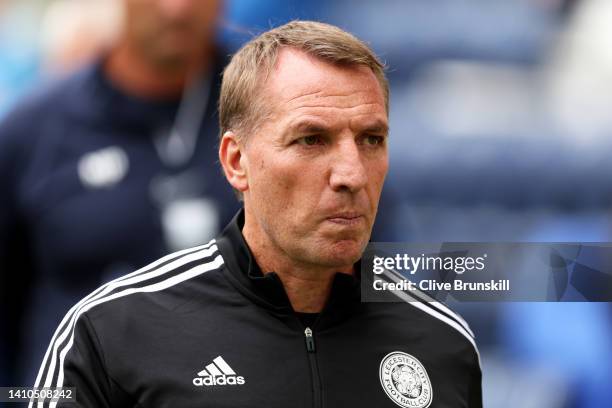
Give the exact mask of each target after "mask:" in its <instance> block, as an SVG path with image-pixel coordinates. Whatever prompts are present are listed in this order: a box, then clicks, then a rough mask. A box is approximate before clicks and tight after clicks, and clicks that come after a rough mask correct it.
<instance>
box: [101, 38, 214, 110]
mask: <svg viewBox="0 0 612 408" xmlns="http://www.w3.org/2000/svg"><path fill="white" fill-rule="evenodd" d="M206 54H207V53H206V52H205V51H204V50H202V52H201V53H199V54H198V55H194V56H193V58H191V59H190V61H189V62H188V63H185V64H184V65H182V66H179V67H173V69H172V70H169V69H164V67H161V66H156V65H155V64H153V63H151V62H149V61H147V60H146V59H145V58H144V57H142V56H141V55H139V53H138V52H137V51H136V50H134V49H133V47H131V46H130V44H129V43H127V42H125V41H124V42H122V43H120V44H119V45H118V46H117V47H116V48H115V49H113V50H112V51H111V53H110V55H109V56H108V59H107V60H106V62H105V65H104V71H105V72H106V74H107V75H108V77H109V79H110V80H111V82H113V83H114V84H115V85H116V86H117V87H118V88H119V89H121V90H123V91H124V92H126V93H128V94H131V95H134V96H137V97H140V98H145V99H167V98H177V97H180V95H181V94H182V93H183V90H184V89H185V86H186V85H188V84H189V82H190V81H192V80H193V79H194V78H195V77H196V76H197V75H198V73H200V72H201V71H202V70H203V69H204V68H205V67H204V62H205V61H206V59H205V57H206Z"/></svg>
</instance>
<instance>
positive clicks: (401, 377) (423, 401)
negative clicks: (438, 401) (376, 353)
mask: <svg viewBox="0 0 612 408" xmlns="http://www.w3.org/2000/svg"><path fill="white" fill-rule="evenodd" d="M379 375H380V384H381V385H382V387H383V389H384V390H385V393H387V395H388V396H389V398H391V399H392V400H393V402H395V403H396V404H397V405H399V406H400V407H406V408H427V407H428V406H429V405H430V404H431V401H432V399H433V389H432V387H431V382H430V381H429V376H428V375H427V371H425V367H423V364H421V362H420V361H419V360H417V359H416V358H415V357H413V356H411V355H410V354H406V353H403V352H401V351H394V352H392V353H389V354H387V355H386V356H385V357H384V358H383V359H382V361H381V362H380V370H379Z"/></svg>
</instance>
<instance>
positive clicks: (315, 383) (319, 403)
mask: <svg viewBox="0 0 612 408" xmlns="http://www.w3.org/2000/svg"><path fill="white" fill-rule="evenodd" d="M304 337H305V338H306V351H307V353H308V362H309V363H310V376H311V378H312V400H313V405H312V406H313V407H314V408H321V407H323V399H322V393H321V378H320V377H319V364H318V363H317V355H316V350H317V349H316V347H315V340H314V336H313V333H312V329H311V328H310V327H306V329H304Z"/></svg>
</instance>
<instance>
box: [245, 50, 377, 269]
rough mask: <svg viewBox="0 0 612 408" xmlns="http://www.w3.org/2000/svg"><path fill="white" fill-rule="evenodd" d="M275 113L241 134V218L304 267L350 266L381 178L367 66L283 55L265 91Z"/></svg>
mask: <svg viewBox="0 0 612 408" xmlns="http://www.w3.org/2000/svg"><path fill="white" fill-rule="evenodd" d="M262 98H263V100H264V103H266V104H268V105H269V106H270V107H271V117H270V118H269V119H268V120H266V121H265V123H263V124H262V125H261V127H259V128H258V130H257V131H256V132H255V133H254V134H251V135H248V136H247V140H246V141H245V142H244V149H243V156H242V159H241V160H242V162H243V164H244V166H245V169H246V178H247V182H248V187H247V189H246V190H245V191H244V202H245V209H246V211H247V216H251V217H254V219H255V220H256V224H257V228H258V231H257V234H259V236H258V237H257V238H258V239H260V240H262V242H264V243H265V244H266V245H270V246H272V247H274V248H275V250H276V251H277V252H278V253H284V254H285V255H286V256H287V257H288V258H289V259H290V260H291V261H292V262H298V263H300V264H304V265H318V266H333V267H341V266H347V265H352V264H353V263H354V262H356V261H357V260H358V259H359V258H360V256H361V253H362V252H363V249H364V248H365V245H366V244H367V242H368V240H369V236H370V232H371V229H372V225H373V223H374V219H375V216H376V210H377V207H378V200H379V197H380V193H381V190H382V186H383V182H384V179H385V175H386V173H387V167H388V160H387V146H386V145H387V143H386V137H387V127H388V125H387V123H388V122H387V112H386V109H385V101H384V97H383V92H382V90H381V87H380V85H379V83H378V81H377V80H376V77H375V76H374V74H373V72H372V71H371V70H370V69H369V68H367V67H365V66H351V67H339V66H335V65H332V64H329V63H327V62H324V61H322V60H319V59H316V58H314V57H311V56H308V55H307V54H305V53H302V52H300V51H297V50H293V49H282V50H281V51H280V53H279V56H278V60H277V64H276V66H275V68H274V70H273V71H272V73H271V75H270V77H269V79H268V82H267V83H266V85H265V87H264V89H263V90H262Z"/></svg>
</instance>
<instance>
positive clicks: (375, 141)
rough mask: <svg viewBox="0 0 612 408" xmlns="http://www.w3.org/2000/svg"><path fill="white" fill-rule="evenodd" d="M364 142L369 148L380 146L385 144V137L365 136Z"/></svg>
mask: <svg viewBox="0 0 612 408" xmlns="http://www.w3.org/2000/svg"><path fill="white" fill-rule="evenodd" d="M364 141H365V144H367V145H369V146H382V145H383V144H385V137H384V136H377V135H366V136H365V137H364Z"/></svg>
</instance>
